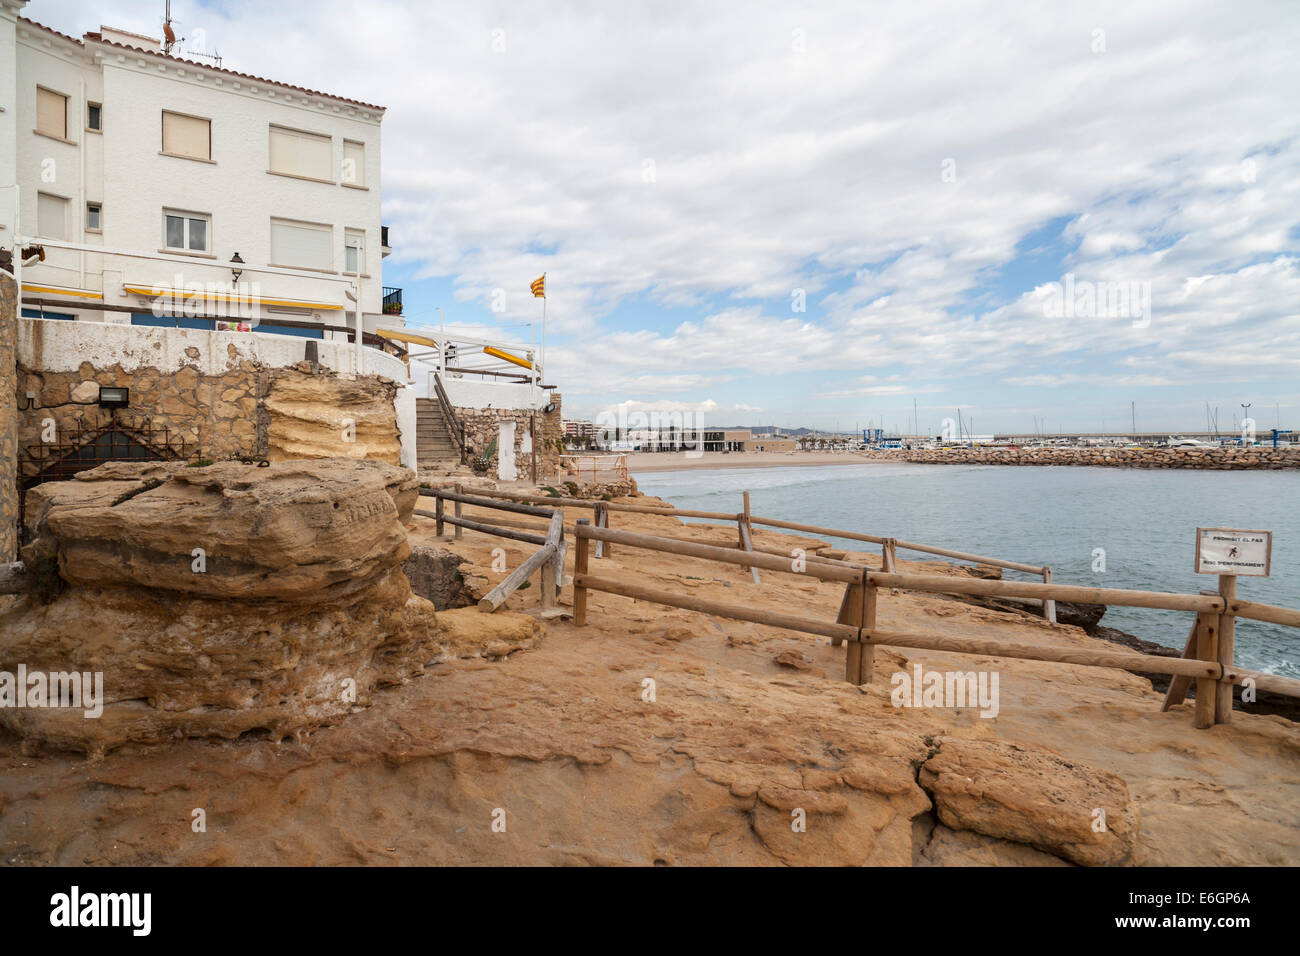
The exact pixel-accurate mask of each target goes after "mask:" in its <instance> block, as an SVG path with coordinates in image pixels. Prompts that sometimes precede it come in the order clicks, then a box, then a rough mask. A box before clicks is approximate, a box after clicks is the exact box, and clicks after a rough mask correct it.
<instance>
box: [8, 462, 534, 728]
mask: <svg viewBox="0 0 1300 956" xmlns="http://www.w3.org/2000/svg"><path fill="white" fill-rule="evenodd" d="M417 494H418V488H417V485H416V479H415V476H414V474H413V473H412V472H410V471H408V470H406V469H402V468H395V467H393V466H390V465H384V464H380V463H378V462H366V461H351V460H347V459H323V460H314V461H304V462H290V463H283V464H274V465H271V466H270V467H266V468H261V467H254V466H249V465H244V464H240V463H238V462H222V463H220V464H217V465H212V466H209V467H205V468H190V467H187V466H185V465H183V464H180V463H177V462H167V463H148V462H145V463H127V462H115V463H110V464H106V465H102V466H100V467H99V468H96V469H94V470H93V471H87V472H83V473H81V474H80V475H78V476H77V479H76V480H74V481H66V482H50V483H47V484H45V485H41V486H39V487H37V488H34V489H32V491H31V492H30V493H29V511H30V514H29V523H30V528H31V531H32V532H33V534H34V540H33V542H32V544H31V545H29V546H28V548H27V549H25V551H24V555H23V556H24V560H25V561H26V562H27V563H28V564H29V565H31V566H36V565H37V563H38V562H41V563H43V562H45V561H47V560H48V559H54V560H55V561H57V566H58V569H59V574H60V576H61V577H62V578H63V580H64V581H65V582H67V584H69V585H70V587H69V588H68V589H66V590H65V591H63V592H62V593H60V594H58V595H56V596H54V597H53V599H52V600H47V599H46V597H45V596H43V595H42V596H37V595H28V596H25V597H24V598H23V599H22V600H20V601H17V602H14V601H10V602H7V603H6V604H5V605H4V606H0V671H5V672H10V673H12V672H14V671H15V669H16V667H17V665H19V664H22V665H25V667H26V669H27V671H28V672H29V673H35V672H46V673H48V672H57V673H67V672H71V671H76V672H80V673H98V674H101V675H102V682H103V693H104V698H103V701H102V703H103V705H104V706H103V712H102V714H101V715H98V716H91V717H88V716H87V715H86V713H85V710H84V708H83V709H69V708H40V709H22V708H14V707H6V708H3V709H0V726H7V727H10V728H12V729H14V730H16V731H17V732H18V733H20V734H21V735H22V736H23V739H24V741H25V742H26V744H28V745H32V744H46V745H50V746H54V747H62V748H72V749H85V750H89V751H103V750H106V749H108V748H111V747H115V746H118V745H120V744H123V743H128V742H130V743H156V742H159V741H162V740H166V739H168V738H171V737H175V736H220V737H236V736H238V735H240V734H242V733H245V732H247V731H249V730H255V729H259V728H260V729H264V730H266V731H268V732H269V733H270V734H271V736H272V737H275V738H277V739H278V738H280V737H283V736H285V735H287V734H291V733H300V732H302V731H304V730H309V729H311V728H314V727H318V726H320V725H322V724H324V723H328V722H331V721H335V720H338V719H340V718H342V717H343V716H344V715H346V714H348V713H350V712H351V711H352V710H354V709H355V708H357V707H360V706H364V705H366V704H367V703H369V700H370V694H371V691H372V690H373V689H374V688H375V687H376V686H378V685H381V684H386V683H395V682H400V681H403V680H405V679H406V678H408V677H410V676H413V675H416V674H419V673H421V672H422V671H423V669H424V667H425V665H426V664H427V663H428V662H430V661H432V660H434V659H443V658H445V657H446V656H447V655H448V654H449V653H454V646H455V642H450V643H449V642H447V641H440V631H439V627H438V624H437V621H436V619H435V616H434V607H433V605H432V604H430V603H429V602H428V601H426V600H425V599H423V598H420V597H416V596H414V595H412V594H411V589H410V586H409V584H408V582H407V580H406V577H405V575H404V574H403V573H402V571H401V569H400V567H399V565H400V563H401V561H402V560H403V559H404V558H405V557H406V556H407V554H408V553H409V547H408V545H407V543H406V532H405V529H404V528H403V526H402V522H403V520H404V519H408V518H409V517H410V514H411V509H412V508H413V507H414V505H415V500H416V497H417ZM195 549H202V552H200V553H198V556H196V555H195ZM498 628H499V629H500V630H501V632H502V633H501V634H497V635H496V636H495V638H494V640H495V641H496V642H497V643H498V644H502V642H504V644H503V646H510V647H512V648H513V647H518V646H526V644H525V641H524V637H523V636H521V635H520V634H519V633H518V632H519V626H518V625H517V623H512V622H509V621H505V620H503V621H501V622H499V624H498ZM511 640H513V641H514V644H513V645H511V644H510V641H511ZM487 643H488V639H487V638H486V637H481V638H480V639H479V640H478V645H479V646H480V647H481V646H483V645H486V644H487ZM449 647H450V648H453V650H449ZM480 652H481V651H480Z"/></svg>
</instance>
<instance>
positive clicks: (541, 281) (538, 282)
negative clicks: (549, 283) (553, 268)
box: [529, 272, 546, 299]
mask: <svg viewBox="0 0 1300 956" xmlns="http://www.w3.org/2000/svg"><path fill="white" fill-rule="evenodd" d="M529 288H530V289H532V290H533V298H534V299H545V298H546V273H545V272H543V273H542V274H541V275H540V276H538V277H537V278H536V279H534V280H533V284H532V285H531V286H529Z"/></svg>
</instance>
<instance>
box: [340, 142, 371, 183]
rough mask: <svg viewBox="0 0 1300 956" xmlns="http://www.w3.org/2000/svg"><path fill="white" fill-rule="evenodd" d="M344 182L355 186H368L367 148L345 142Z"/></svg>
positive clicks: (362, 144) (363, 145)
mask: <svg viewBox="0 0 1300 956" xmlns="http://www.w3.org/2000/svg"><path fill="white" fill-rule="evenodd" d="M343 181H344V182H345V183H351V184H352V185H354V186H364V185H365V184H366V146H365V144H364V143H353V142H350V141H348V140H344V141H343Z"/></svg>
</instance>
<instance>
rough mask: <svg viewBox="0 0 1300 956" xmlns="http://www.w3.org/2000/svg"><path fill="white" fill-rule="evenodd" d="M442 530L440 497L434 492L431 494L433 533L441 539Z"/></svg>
mask: <svg viewBox="0 0 1300 956" xmlns="http://www.w3.org/2000/svg"><path fill="white" fill-rule="evenodd" d="M442 529H443V521H442V495H440V494H438V493H437V492H436V491H435V492H434V494H433V533H434V534H435V535H437V536H438V537H439V538H441V537H442ZM457 530H458V531H459V530H460V529H459V528H457Z"/></svg>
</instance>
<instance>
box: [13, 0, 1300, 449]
mask: <svg viewBox="0 0 1300 956" xmlns="http://www.w3.org/2000/svg"><path fill="white" fill-rule="evenodd" d="M162 9H163V0H157V2H155V3H142V2H138V0H131V2H125V0H97V2H90V0H57V2H56V0H34V2H31V3H29V5H28V7H27V8H26V10H25V11H24V15H25V16H27V17H29V18H31V19H34V20H37V21H38V22H41V23H44V24H46V25H47V26H50V27H53V28H55V29H57V30H60V31H61V32H64V33H68V34H70V35H73V36H80V35H81V34H82V33H85V32H87V31H90V30H95V29H97V28H98V26H99V25H100V24H105V25H109V26H116V27H119V28H122V29H127V30H132V31H135V32H140V33H146V34H149V35H155V36H156V35H157V34H158V33H159V30H160V23H161V19H162ZM172 10H173V17H174V19H175V20H176V21H178V24H177V32H178V33H179V35H181V36H183V37H187V38H188V37H194V36H197V35H199V34H198V31H200V30H201V31H202V35H203V36H204V38H205V42H206V45H207V48H208V49H209V50H216V51H218V52H220V54H221V55H222V57H223V58H224V62H223V65H224V66H225V67H227V68H229V69H235V70H239V71H242V72H248V73H253V74H257V75H261V76H265V77H268V78H271V79H276V80H281V81H284V82H289V83H293V84H295V85H299V86H305V87H309V88H313V89H319V90H324V91H327V92H331V93H336V94H338V95H342V96H347V97H350V98H354V99H359V100H363V101H365V102H370V103H378V104H381V105H384V106H386V107H387V108H388V111H387V114H386V116H385V119H384V123H383V145H382V163H383V183H382V188H383V219H384V223H385V224H387V225H388V226H389V227H390V234H391V240H390V242H391V245H392V246H393V248H394V252H393V255H392V256H390V257H389V258H388V259H386V260H385V261H384V280H383V281H384V284H385V285H388V286H400V287H402V288H403V289H404V294H403V298H404V302H405V312H406V318H407V324H408V325H411V326H420V325H429V326H436V325H437V324H438V321H439V309H441V314H442V317H443V319H444V320H445V321H446V322H447V324H449V325H456V326H457V327H461V328H465V327H474V328H478V329H481V330H490V332H491V335H492V336H493V337H502V338H505V339H507V340H511V341H515V342H529V341H531V340H532V339H533V338H534V337H537V338H540V336H541V334H542V333H541V327H540V324H541V304H542V303H541V300H539V299H534V298H532V296H531V295H530V294H529V291H528V286H529V283H530V282H531V281H532V280H533V279H534V278H536V277H537V276H539V275H541V274H542V273H543V272H545V273H546V275H547V290H548V298H547V302H546V306H547V318H546V379H547V381H548V382H550V383H553V384H555V385H557V386H558V391H560V392H561V393H562V395H563V408H564V412H565V415H566V417H588V418H589V417H594V415H595V414H597V413H598V412H600V411H601V410H604V409H607V408H609V407H611V406H613V405H615V404H623V405H624V406H625V407H627V408H629V409H633V410H641V411H646V412H652V411H660V412H674V411H690V412H695V413H697V414H698V415H699V416H700V419H699V420H701V421H703V422H705V423H708V424H714V425H777V426H782V427H797V426H807V427H815V428H822V429H834V430H848V429H853V428H863V427H867V426H868V425H869V424H874V425H876V426H880V427H885V428H886V429H888V430H891V431H892V430H895V429H898V430H900V431H904V432H911V431H912V430H913V429H914V428H917V427H918V426H915V425H913V424H912V422H913V408H916V409H917V414H916V418H915V420H916V421H918V422H919V429H918V430H919V431H920V432H923V433H928V434H935V433H937V432H938V431H939V429H940V427H941V426H940V423H941V421H942V419H944V418H949V417H955V416H956V412H957V410H958V409H959V408H960V409H961V414H962V416H963V420H964V422H966V424H967V425H968V426H969V425H973V431H974V432H975V433H992V432H1022V433H1023V432H1030V431H1034V430H1037V429H1038V428H1045V429H1046V430H1049V431H1103V430H1104V431H1121V430H1127V429H1128V428H1129V426H1130V421H1131V420H1132V419H1133V418H1134V417H1135V418H1136V423H1137V427H1138V429H1139V430H1143V431H1145V430H1153V431H1154V430H1164V429H1167V430H1174V431H1189V430H1193V429H1203V428H1205V425H1206V419H1207V413H1206V406H1207V403H1208V405H1209V407H1210V409H1211V411H1212V412H1213V411H1215V410H1217V413H1218V422H1219V426H1220V427H1221V428H1224V429H1225V430H1230V429H1231V428H1232V423H1233V421H1234V419H1235V418H1239V417H1240V416H1241V415H1242V414H1243V412H1242V409H1241V407H1240V406H1241V404H1242V403H1247V402H1248V403H1251V410H1250V414H1251V415H1252V417H1254V418H1255V419H1256V421H1257V422H1258V426H1259V428H1261V429H1266V428H1269V427H1272V426H1273V425H1274V424H1275V422H1276V421H1279V420H1280V422H1281V424H1282V425H1283V427H1295V428H1298V429H1300V414H1298V410H1300V108H1298V107H1297V101H1298V100H1300V96H1298V94H1300V56H1297V55H1296V51H1297V50H1300V4H1297V3H1294V2H1278V3H1268V2H1248V0H1242V2H1235V3H1221V2H1216V3H1209V2H1185V0H1162V2H1133V0H1126V2H1120V3H1064V2H1051V3H1041V4H1040V3H1005V2H998V0H990V2H981V0H962V2H956V0H950V2H948V3H944V4H937V3H929V2H925V0H909V2H907V3H902V4H898V3H894V4H883V3H868V2H863V0H849V2H843V3H839V2H824V3H818V2H809V3H764V2H744V3H741V2H716V0H711V2H694V3H676V2H671V0H653V2H640V0H619V2H617V3H599V2H594V0H593V2H568V0H545V2H522V0H516V2H514V3H501V2H494V0H472V2H455V0H439V2H437V3H429V2H420V3H416V2H366V3H358V2H355V0H349V2H343V0H311V2H302V3H298V2H294V0H283V2H277V3H266V2H264V0H247V2H245V0H235V2H224V3H204V4H200V3H195V2H191V0H173V3H172Z"/></svg>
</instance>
